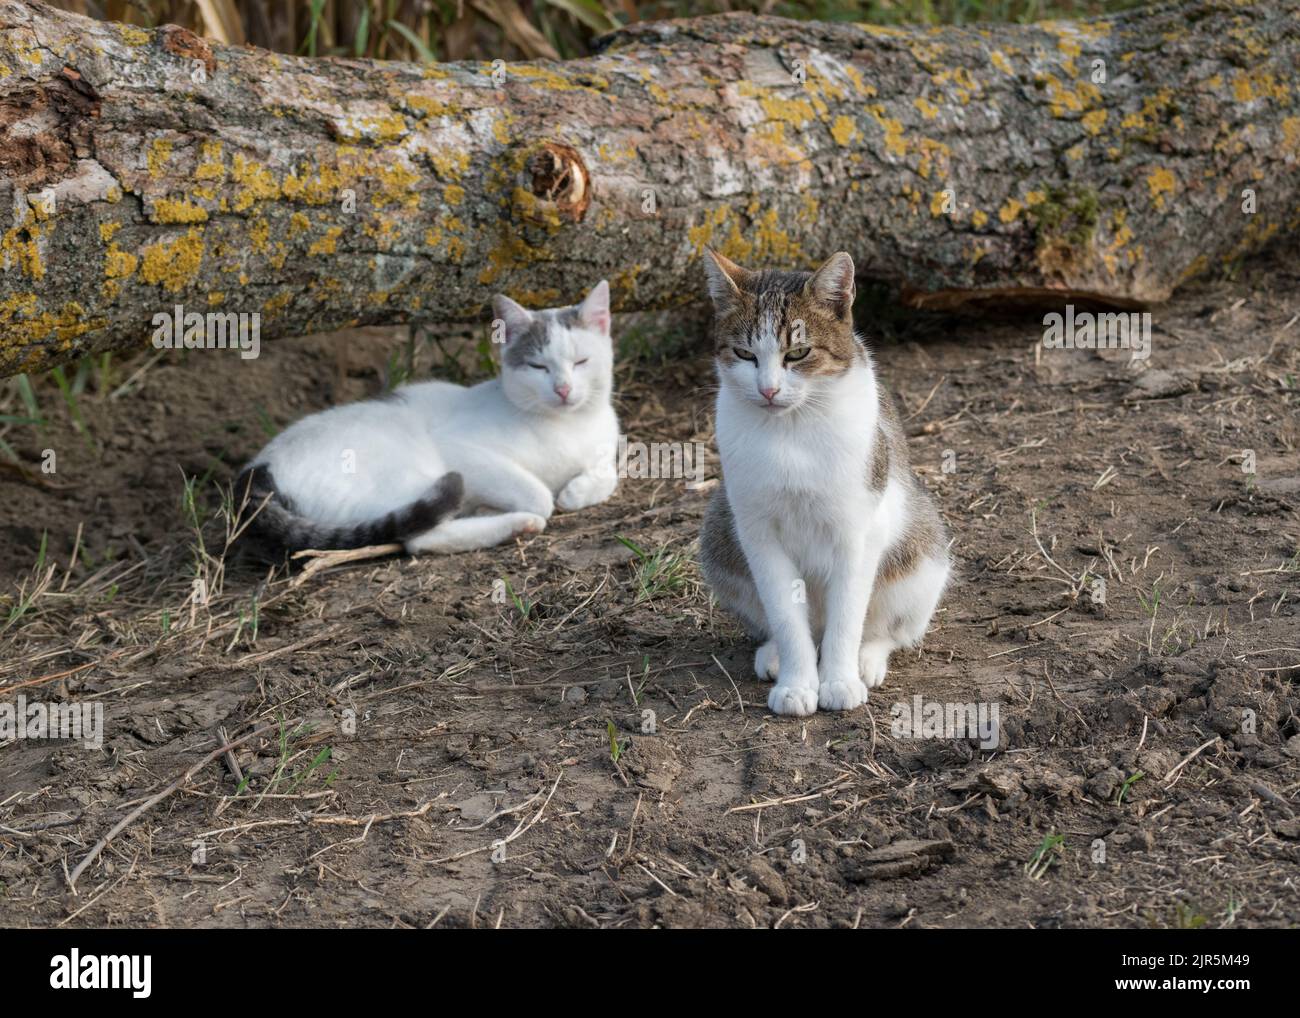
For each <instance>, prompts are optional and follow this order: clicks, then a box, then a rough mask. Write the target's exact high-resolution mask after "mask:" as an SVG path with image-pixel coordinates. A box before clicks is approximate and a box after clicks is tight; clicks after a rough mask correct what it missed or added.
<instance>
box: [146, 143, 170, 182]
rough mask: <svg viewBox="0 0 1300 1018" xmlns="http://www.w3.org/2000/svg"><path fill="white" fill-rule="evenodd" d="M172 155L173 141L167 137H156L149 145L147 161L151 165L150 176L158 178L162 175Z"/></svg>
mask: <svg viewBox="0 0 1300 1018" xmlns="http://www.w3.org/2000/svg"><path fill="white" fill-rule="evenodd" d="M171 157H172V143H171V142H170V141H168V140H167V139H166V138H155V139H154V140H153V141H152V142H151V143H150V145H149V151H148V154H147V155H146V156H145V161H146V162H147V163H148V166H149V176H151V177H153V178H155V179H157V178H158V177H160V176H162V173H163V170H164V169H165V168H166V166H167V160H168V159H170V158H171Z"/></svg>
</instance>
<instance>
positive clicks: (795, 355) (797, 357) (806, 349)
mask: <svg viewBox="0 0 1300 1018" xmlns="http://www.w3.org/2000/svg"><path fill="white" fill-rule="evenodd" d="M810 353H812V347H810V346H800V347H796V348H795V349H793V350H791V351H790V352H789V353H787V354H786V355H785V362H786V363H787V364H793V363H794V362H795V361H801V360H803V359H804V358H805V357H807V356H808V355H809V354H810Z"/></svg>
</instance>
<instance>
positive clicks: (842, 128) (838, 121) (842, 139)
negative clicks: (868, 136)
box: [831, 116, 857, 145]
mask: <svg viewBox="0 0 1300 1018" xmlns="http://www.w3.org/2000/svg"><path fill="white" fill-rule="evenodd" d="M855 134H857V128H856V127H855V126H854V125H853V118H852V117H846V116H838V117H836V118H835V123H834V124H832V125H831V137H832V138H834V139H835V144H837V145H847V144H848V143H849V142H850V141H852V140H853V136H854V135H855Z"/></svg>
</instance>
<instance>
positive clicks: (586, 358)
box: [573, 357, 591, 368]
mask: <svg viewBox="0 0 1300 1018" xmlns="http://www.w3.org/2000/svg"><path fill="white" fill-rule="evenodd" d="M589 360H591V358H590V357H584V358H582V360H580V361H574V362H573V366H574V367H575V368H578V367H581V366H582V365H584V364H586V363H587V361H589Z"/></svg>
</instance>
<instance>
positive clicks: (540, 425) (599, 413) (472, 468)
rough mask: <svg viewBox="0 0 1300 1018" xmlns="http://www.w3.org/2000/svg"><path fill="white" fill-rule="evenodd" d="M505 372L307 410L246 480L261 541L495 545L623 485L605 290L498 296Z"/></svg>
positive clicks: (242, 492)
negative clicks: (572, 295) (578, 297)
mask: <svg viewBox="0 0 1300 1018" xmlns="http://www.w3.org/2000/svg"><path fill="white" fill-rule="evenodd" d="M493 310H494V312H495V314H496V318H497V321H498V322H499V323H500V326H499V327H502V326H503V327H504V340H505V345H504V348H503V350H502V354H501V373H500V375H499V376H498V377H496V378H493V379H491V380H489V381H486V382H481V383H479V384H478V385H475V386H472V387H470V388H465V387H463V386H459V385H453V384H451V383H450V382H423V383H420V384H417V385H405V386H401V387H400V388H398V389H396V390H394V391H393V392H392V393H389V394H388V395H386V396H383V397H380V398H378V399H370V400H365V401H363V402H360V403H352V404H349V405H347V406H339V407H333V408H332V409H329V410H323V411H321V412H320V413H316V414H312V415H311V416H309V417H304V418H303V419H302V420H300V421H297V422H296V423H294V424H293V425H291V426H290V427H288V428H286V429H285V430H284V431H282V432H281V433H280V434H278V435H276V436H275V438H273V439H271V441H270V442H268V443H267V445H266V447H265V448H264V449H263V450H262V451H261V452H259V453H258V454H257V456H256V457H255V458H254V459H253V461H252V462H251V463H250V464H249V465H248V467H246V468H245V470H244V472H243V473H242V474H241V475H240V477H239V480H238V481H237V482H236V487H235V494H236V497H237V498H244V497H246V499H247V502H246V512H247V513H256V515H254V516H252V522H251V524H250V528H249V530H250V537H251V538H252V540H253V542H254V544H255V545H257V546H260V548H261V550H263V551H267V550H269V549H275V550H277V551H279V552H280V553H283V551H297V550H301V549H305V548H322V549H324V548H357V547H362V546H364V545H369V544H381V543H388V542H400V543H401V544H403V545H405V546H406V550H407V551H408V552H410V553H412V554H415V553H417V552H422V551H431V552H454V551H468V550H471V549H474V548H486V547H489V546H491V545H494V544H498V543H500V542H501V541H504V540H507V539H508V538H510V537H513V536H515V535H519V534H535V533H538V532H539V531H541V530H542V529H543V528H544V527H545V526H546V521H547V519H548V518H549V517H550V515H551V512H552V511H553V510H554V508H555V507H556V506H558V507H559V508H561V509H565V510H573V509H583V508H585V507H587V506H590V505H595V504H596V503H597V502H603V501H604V500H605V499H607V498H609V496H610V495H612V494H613V492H614V488H615V486H616V485H617V483H618V477H617V474H616V472H615V459H614V457H615V453H616V449H617V444H618V418H617V416H616V415H615V413H614V409H613V407H612V405H611V390H612V387H613V359H614V357H613V343H612V341H611V339H610V331H609V330H610V311H609V286H608V285H607V284H606V283H605V282H604V281H601V282H600V283H598V284H597V285H596V286H595V287H594V288H593V289H592V291H591V293H590V294H588V295H587V297H586V299H585V300H583V301H582V303H581V304H578V305H576V306H573V307H567V308H558V309H551V310H546V311H536V312H530V311H527V310H525V309H524V308H522V307H520V306H519V305H518V304H516V303H515V302H514V301H512V300H510V299H509V298H508V297H504V296H499V297H497V298H496V299H495V300H494V301H493Z"/></svg>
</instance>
